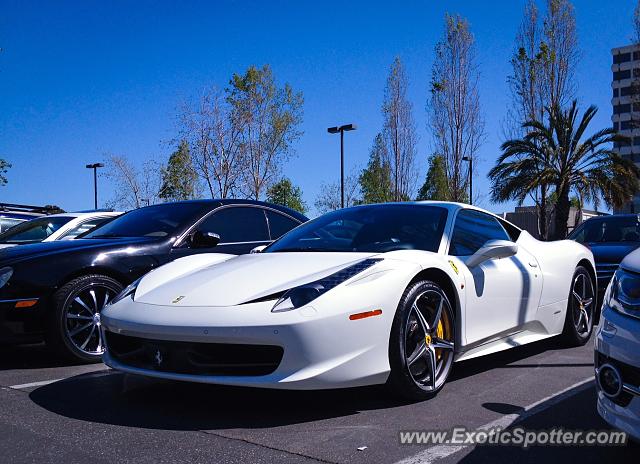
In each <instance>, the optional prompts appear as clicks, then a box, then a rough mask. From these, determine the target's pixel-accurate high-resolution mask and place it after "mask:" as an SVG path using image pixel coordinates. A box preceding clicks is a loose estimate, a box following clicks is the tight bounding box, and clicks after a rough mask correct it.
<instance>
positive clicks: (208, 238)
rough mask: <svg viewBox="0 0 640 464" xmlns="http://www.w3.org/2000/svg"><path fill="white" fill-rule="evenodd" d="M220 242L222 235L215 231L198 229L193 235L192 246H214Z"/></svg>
mask: <svg viewBox="0 0 640 464" xmlns="http://www.w3.org/2000/svg"><path fill="white" fill-rule="evenodd" d="M218 243H220V236H219V235H218V234H216V233H214V232H202V231H199V230H198V231H196V232H194V234H193V235H192V236H191V248H213V247H214V246H216V245H217V244H218Z"/></svg>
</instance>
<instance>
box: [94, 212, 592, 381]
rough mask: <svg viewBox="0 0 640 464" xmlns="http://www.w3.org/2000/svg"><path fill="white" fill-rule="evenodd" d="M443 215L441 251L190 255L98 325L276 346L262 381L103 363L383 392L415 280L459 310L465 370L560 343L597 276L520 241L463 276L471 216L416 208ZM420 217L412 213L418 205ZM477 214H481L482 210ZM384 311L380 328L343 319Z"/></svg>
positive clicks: (579, 252)
mask: <svg viewBox="0 0 640 464" xmlns="http://www.w3.org/2000/svg"><path fill="white" fill-rule="evenodd" d="M424 203H426V204H433V205H437V206H441V207H444V208H446V209H447V210H448V212H449V214H448V217H447V221H446V225H445V229H444V233H443V238H442V241H441V243H440V246H439V248H438V252H437V253H434V252H428V251H421V250H399V251H391V252H387V253H380V254H374V253H331V252H312V253H303V252H296V253H287V252H283V253H264V254H260V253H257V254H252V255H243V256H238V257H231V256H228V255H216V256H214V255H196V256H191V257H187V258H182V259H179V260H176V261H174V262H173V263H170V264H168V265H165V266H162V267H160V268H158V269H157V270H154V271H152V272H151V273H149V274H148V275H147V276H146V277H144V278H143V279H142V281H141V282H140V284H139V286H138V289H137V290H136V292H135V296H134V297H133V298H132V297H127V298H125V299H123V300H121V301H119V302H117V303H115V304H113V305H111V306H109V307H108V308H107V309H105V311H104V312H103V314H102V323H103V326H104V327H105V329H106V331H107V333H109V332H113V333H116V334H123V335H128V336H132V337H141V338H147V339H152V340H173V341H185V342H205V343H206V342H210V343H238V344H258V345H261V344H265V345H277V346H281V347H283V348H284V355H283V358H282V360H281V362H280V364H279V366H278V367H277V369H276V370H275V371H274V372H273V373H271V374H269V375H263V376H255V377H251V376H236V377H233V376H203V375H192V374H179V373H172V372H163V371H156V370H152V369H139V368H136V367H132V366H128V365H125V364H123V363H121V362H119V361H117V360H116V359H115V358H114V357H113V356H111V354H110V353H109V347H108V336H107V352H106V353H105V355H104V362H105V363H106V364H108V365H109V366H111V367H113V368H115V369H119V370H122V371H125V372H131V373H136V374H142V375H148V376H155V377H162V378H169V379H178V380H189V381H195V382H211V383H220V384H228V385H250V386H261V387H269V388H288V389H321V388H337V387H350V386H359V385H370V384H378V383H384V382H385V381H386V379H387V377H388V374H389V371H390V366H389V359H388V353H389V337H390V333H391V326H392V323H393V319H394V316H395V312H396V309H397V307H398V303H399V301H400V299H401V297H402V294H403V293H404V291H405V289H406V288H407V286H408V285H409V284H410V282H411V281H412V280H413V279H414V278H416V276H417V275H418V274H419V273H420V272H423V271H426V272H436V273H438V275H440V276H444V277H446V278H447V279H448V280H449V281H450V284H451V287H452V291H453V297H454V300H455V301H452V304H453V305H454V306H455V308H456V320H455V324H456V337H457V340H456V346H457V348H456V360H463V359H469V358H472V357H476V356H481V355H485V354H489V353H493V352H496V351H500V350H503V349H508V348H512V347H513V346H517V345H520V344H525V343H530V342H533V341H537V340H541V339H544V338H547V337H551V336H554V335H557V334H559V333H561V331H562V327H563V324H564V317H565V313H566V307H567V299H568V296H569V291H570V285H571V282H572V277H573V274H574V272H575V269H576V266H577V265H578V263H580V262H581V261H582V262H585V263H587V267H590V268H591V269H590V270H591V271H592V272H593V270H594V269H595V265H594V262H593V256H592V255H591V252H590V251H589V250H588V249H587V248H585V247H583V246H582V245H579V244H577V243H575V242H567V241H562V242H555V243H542V242H539V241H537V240H535V239H534V238H533V237H531V236H530V235H529V234H528V233H526V232H521V233H520V235H519V238H518V240H517V241H516V244H517V245H518V251H517V254H516V255H515V256H511V257H509V258H502V259H493V260H490V261H485V262H484V263H482V264H480V265H479V266H477V267H475V268H473V269H469V268H467V266H466V265H465V261H467V260H468V258H466V257H462V258H458V257H455V256H449V255H448V254H447V251H448V247H449V238H450V237H451V235H452V229H453V226H454V222H455V216H456V214H457V212H458V211H459V210H460V209H462V208H471V209H478V208H474V207H470V206H469V205H461V204H456V203H440V202H424ZM417 207H418V206H417ZM480 211H482V210H480ZM366 258H382V259H383V260H382V261H380V262H378V263H377V264H375V265H373V266H372V267H370V268H368V269H367V270H365V271H363V272H361V273H360V274H357V275H356V276H354V277H352V278H350V279H348V280H347V281H345V282H343V283H341V284H339V285H337V286H336V287H335V288H333V289H331V290H330V291H328V292H327V293H325V294H323V295H321V296H320V297H318V298H316V299H315V300H313V301H312V302H311V303H309V304H308V305H306V306H303V307H301V308H298V309H296V310H292V311H287V312H282V313H273V312H271V309H272V308H273V306H274V303H275V301H274V300H270V301H258V302H255V303H246V302H247V301H251V300H254V299H259V298H262V297H265V296H268V295H273V294H276V293H278V292H281V291H284V290H286V289H289V288H292V287H295V286H297V285H300V284H306V283H309V282H312V281H315V280H317V279H319V278H322V277H326V276H328V275H331V274H333V273H334V272H336V271H338V270H340V269H342V268H345V267H347V266H349V265H350V264H353V263H354V262H359V261H362V260H364V259H366ZM378 309H379V310H382V313H381V314H380V315H379V316H376V317H369V318H366V319H359V320H353V321H352V320H350V319H349V316H350V315H353V314H356V313H362V312H366V311H374V310H378Z"/></svg>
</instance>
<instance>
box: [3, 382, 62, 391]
mask: <svg viewBox="0 0 640 464" xmlns="http://www.w3.org/2000/svg"><path fill="white" fill-rule="evenodd" d="M61 380H64V379H53V380H42V381H40V382H31V383H22V384H20V385H10V386H9V387H8V388H12V389H13V390H23V389H25V388H32V387H42V386H44V385H49V384H50V383H55V382H60V381H61Z"/></svg>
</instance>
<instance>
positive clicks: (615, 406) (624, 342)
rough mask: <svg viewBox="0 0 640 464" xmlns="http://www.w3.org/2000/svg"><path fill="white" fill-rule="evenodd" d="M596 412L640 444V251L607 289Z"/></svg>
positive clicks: (599, 341) (627, 260)
mask: <svg viewBox="0 0 640 464" xmlns="http://www.w3.org/2000/svg"><path fill="white" fill-rule="evenodd" d="M595 372H596V386H597V391H598V412H599V413H600V415H601V416H602V418H603V419H604V420H605V421H607V422H608V423H609V424H611V425H612V426H614V427H616V428H618V429H621V430H623V431H625V432H627V433H628V434H629V436H630V437H632V438H634V439H635V440H637V441H640V250H637V251H634V252H633V253H631V254H629V255H628V256H627V257H626V258H625V259H624V260H623V261H622V263H621V264H620V267H619V268H618V270H617V271H616V273H615V274H614V276H613V279H612V280H611V282H610V283H609V286H608V287H607V291H606V293H605V296H604V302H603V305H602V321H601V324H600V327H599V329H598V331H597V337H596V341H595Z"/></svg>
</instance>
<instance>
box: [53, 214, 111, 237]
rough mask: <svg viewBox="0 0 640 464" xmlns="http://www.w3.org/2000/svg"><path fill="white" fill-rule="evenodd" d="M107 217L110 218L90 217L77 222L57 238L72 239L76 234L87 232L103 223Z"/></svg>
mask: <svg viewBox="0 0 640 464" xmlns="http://www.w3.org/2000/svg"><path fill="white" fill-rule="evenodd" d="M109 219H111V218H110V217H102V218H94V219H90V220H88V221H85V222H83V223H81V224H78V225H77V226H75V227H74V228H72V229H70V230H68V231H67V232H65V233H64V234H63V235H62V236H61V237H60V238H59V240H72V239H74V238H76V237H77V236H78V235H81V234H84V233H85V232H89V231H90V230H91V229H93V228H94V227H97V226H99V225H100V224H103V223H105V222H107V221H108V220H109Z"/></svg>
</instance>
